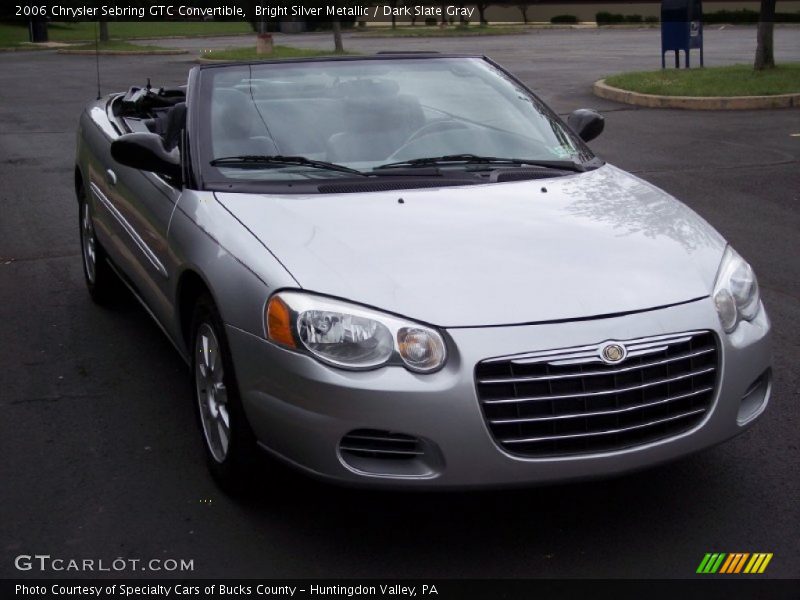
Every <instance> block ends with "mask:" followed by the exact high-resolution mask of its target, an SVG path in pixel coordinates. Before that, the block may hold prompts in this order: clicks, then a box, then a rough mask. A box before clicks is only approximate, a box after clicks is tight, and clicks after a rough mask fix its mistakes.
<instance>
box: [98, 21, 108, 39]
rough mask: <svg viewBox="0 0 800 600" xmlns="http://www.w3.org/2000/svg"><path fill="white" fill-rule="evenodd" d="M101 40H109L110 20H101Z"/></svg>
mask: <svg viewBox="0 0 800 600" xmlns="http://www.w3.org/2000/svg"><path fill="white" fill-rule="evenodd" d="M100 41H101V42H107V41H108V21H100Z"/></svg>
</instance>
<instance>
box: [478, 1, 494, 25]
mask: <svg viewBox="0 0 800 600" xmlns="http://www.w3.org/2000/svg"><path fill="white" fill-rule="evenodd" d="M489 6H490V3H489V2H476V3H475V7H476V8H477V9H478V16H479V17H480V21H481V25H488V24H489V21H487V20H486V15H485V13H486V9H487V8H489Z"/></svg>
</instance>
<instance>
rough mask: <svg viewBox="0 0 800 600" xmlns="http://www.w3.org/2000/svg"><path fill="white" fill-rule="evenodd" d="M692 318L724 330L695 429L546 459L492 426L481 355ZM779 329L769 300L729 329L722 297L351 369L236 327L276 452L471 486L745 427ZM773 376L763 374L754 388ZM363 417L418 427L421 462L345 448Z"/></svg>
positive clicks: (461, 341)
mask: <svg viewBox="0 0 800 600" xmlns="http://www.w3.org/2000/svg"><path fill="white" fill-rule="evenodd" d="M692 330H712V331H714V332H715V333H716V335H717V336H718V339H719V355H718V356H719V365H718V379H717V388H716V391H715V397H714V400H713V403H712V405H711V408H710V410H709V411H708V412H707V413H706V415H705V418H704V420H703V421H702V422H701V423H700V424H699V425H698V426H696V427H695V428H694V429H691V430H689V431H686V432H684V433H681V434H679V435H677V436H675V437H672V438H668V439H664V440H659V441H656V442H652V443H647V444H644V445H641V446H636V447H632V448H626V449H624V450H618V451H612V452H605V453H598V454H589V455H580V456H567V457H553V458H535V459H534V458H521V457H517V456H512V455H510V454H508V453H506V452H505V451H503V450H502V449H501V448H500V447H499V446H498V445H497V444H496V443H495V441H494V439H493V438H492V435H491V433H490V431H489V429H488V426H487V424H486V422H485V420H484V416H483V413H482V411H481V407H480V405H479V401H478V397H477V392H476V388H475V381H474V368H475V365H476V363H478V362H479V361H481V360H483V359H485V358H488V357H492V356H500V355H509V354H515V353H521V352H531V351H537V350H550V349H555V348H567V347H572V346H579V345H582V344H592V343H598V342H601V341H603V340H608V339H622V340H624V339H632V338H639V337H645V336H654V335H660V334H668V333H677V332H683V331H692ZM769 330H770V324H769V320H768V317H767V315H766V313H765V311H764V310H763V307H762V309H761V311H760V312H759V314H758V316H757V317H756V319H754V320H753V321H752V322H742V323H741V324H740V325H739V327H738V328H737V329H736V331H735V332H734V333H733V334H730V335H729V334H726V333H724V332H723V331H722V329H721V328H720V327H719V320H718V318H717V314H716V311H715V309H714V306H713V302H712V301H711V299H710V298H706V299H703V300H699V301H696V302H692V303H688V304H684V305H680V306H674V307H670V308H666V309H660V310H654V311H648V312H643V313H638V314H633V315H626V316H622V317H614V318H607V319H598V320H589V321H577V322H568V323H558V324H547V325H524V326H509V327H486V328H463V329H450V330H447V332H446V335H445V337H446V339H447V343H448V352H449V359H448V363H447V365H446V366H445V368H444V369H442V370H441V371H439V372H437V373H434V374H431V375H419V374H414V373H411V372H409V371H407V370H405V369H403V368H402V367H385V368H382V369H378V370H375V371H366V372H352V371H342V370H338V369H333V368H330V367H327V366H325V365H322V364H320V363H319V362H317V361H316V360H314V359H313V358H311V357H309V356H307V355H304V354H300V353H296V352H291V351H287V350H285V349H283V348H279V347H277V346H275V345H273V344H271V343H269V342H267V341H265V340H263V339H262V338H260V337H258V336H255V335H252V334H250V333H246V332H244V331H242V330H240V329H236V328H234V327H231V326H229V327H228V328H227V333H228V339H229V343H230V346H231V351H232V353H233V358H234V364H235V368H236V376H237V380H238V383H239V388H240V391H241V394H242V399H243V402H244V406H245V411H246V413H247V416H248V419H249V420H250V423H251V425H252V427H253V430H254V431H255V432H256V435H257V437H258V439H259V442H260V443H261V445H262V446H263V447H264V448H266V449H267V450H269V451H270V452H272V453H273V454H275V455H276V456H278V457H280V458H282V459H284V460H285V461H287V462H289V463H291V464H292V465H294V466H296V467H299V468H301V469H302V470H305V471H307V472H309V473H310V474H313V475H316V476H319V477H322V478H325V479H330V480H335V481H339V482H343V483H352V484H366V485H372V486H393V487H406V488H426V487H430V488H469V487H501V486H512V485H526V484H535V483H544V482H555V481H568V480H576V479H584V478H592V477H599V476H604V475H614V474H618V473H623V472H626V471H631V470H636V469H640V468H644V467H647V466H650V465H654V464H657V463H660V462H664V461H668V460H672V459H675V458H679V457H681V456H684V455H687V454H690V453H692V452H695V451H698V450H701V449H703V448H707V447H709V446H712V445H714V444H717V443H719V442H722V441H724V440H726V439H728V438H730V437H733V436H735V435H737V434H738V433H741V432H742V431H744V430H745V429H746V428H747V427H748V426H749V425H751V424H752V423H753V422H754V420H755V419H756V418H757V417H758V416H759V415H760V414H761V413H762V412H763V410H764V408H765V407H766V405H767V402H768V400H769V394H770V390H771V372H770V363H771V354H770V348H769V337H770V336H769ZM762 376H763V377H764V379H763V385H761V386H760V387H759V388H758V389H757V390H755V391H754V392H753V391H751V393H749V395H748V390H751V386H752V384H753V383H754V382H755V381H757V380H758V379H759V377H762ZM746 396H747V398H746V399H745V397H746ZM743 400H744V401H743ZM357 429H370V430H387V431H392V432H400V433H403V434H408V435H411V436H415V437H417V438H419V439H420V440H422V444H423V446H424V448H425V456H424V457H422V458H421V459H419V460H417V462H416V463H415V464H414V465H409V464H406V465H403V464H401V463H398V461H391V460H374V461H371V462H370V461H367V462H362V463H358V464H355V465H354V464H353V461H351V460H347V459H345V458H343V456H342V454H341V453H340V450H339V445H340V442H341V440H342V438H343V436H345V435H346V434H348V433H349V432H351V431H353V430H357Z"/></svg>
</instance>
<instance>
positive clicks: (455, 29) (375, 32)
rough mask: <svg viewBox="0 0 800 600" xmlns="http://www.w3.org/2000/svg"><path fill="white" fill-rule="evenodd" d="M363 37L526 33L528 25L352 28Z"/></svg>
mask: <svg viewBox="0 0 800 600" xmlns="http://www.w3.org/2000/svg"><path fill="white" fill-rule="evenodd" d="M352 31H353V32H355V33H358V34H359V35H361V36H363V37H451V36H454V37H461V36H471V35H513V34H519V33H526V32H528V31H529V28H528V27H524V26H519V25H455V26H450V27H445V28H443V29H440V28H439V27H438V26H435V27H433V26H430V25H417V26H416V27H406V26H403V27H397V28H395V29H392V28H391V27H370V28H368V29H367V30H366V31H365V30H363V29H353V30H352Z"/></svg>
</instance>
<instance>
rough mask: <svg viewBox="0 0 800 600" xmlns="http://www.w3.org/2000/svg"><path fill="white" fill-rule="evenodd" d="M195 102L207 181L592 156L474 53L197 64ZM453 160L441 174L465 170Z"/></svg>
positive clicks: (535, 101) (551, 116)
mask: <svg viewBox="0 0 800 600" xmlns="http://www.w3.org/2000/svg"><path fill="white" fill-rule="evenodd" d="M201 98H202V102H201V108H200V110H201V115H200V117H201V122H202V123H209V124H210V126H207V127H203V128H201V129H202V130H201V136H202V139H201V143H200V146H199V147H200V153H201V156H200V159H201V163H202V168H203V169H204V171H207V172H206V176H205V177H204V178H205V179H206V180H209V179H213V180H231V179H233V180H241V179H246V180H250V181H253V180H269V181H276V180H298V179H305V180H308V179H330V178H343V177H353V176H354V175H355V176H357V175H358V173H354V172H353V171H358V172H360V173H366V174H372V171H373V170H374V169H377V168H379V167H382V166H385V165H389V164H391V163H407V162H408V161H412V162H413V161H414V160H417V159H426V158H428V159H429V158H433V157H445V156H446V157H449V156H459V155H472V156H480V157H497V158H512V159H524V160H530V161H541V162H543V163H548V162H554V161H555V162H562V163H568V162H575V163H583V162H585V161H587V160H590V159H591V158H592V157H593V156H592V154H591V152H590V151H589V150H588V148H587V147H586V146H585V144H583V143H582V142H581V141H580V140H579V139H578V137H577V136H576V135H575V134H574V133H572V132H571V131H570V130H569V129H568V128H567V127H566V126H565V125H564V124H563V123H562V122H561V121H560V120H559V119H558V118H557V117H556V116H555V115H554V114H553V113H552V112H551V111H550V110H549V109H548V108H547V107H545V106H544V105H543V104H542V103H541V102H540V101H539V100H538V99H536V98H535V97H533V96H532V95H531V94H530V93H528V92H527V91H526V90H524V89H523V88H522V87H521V86H520V85H519V84H517V83H516V82H514V81H513V79H511V78H510V77H508V76H507V75H506V74H505V73H503V71H501V70H500V69H498V68H497V67H495V66H493V65H492V64H491V63H489V62H488V61H486V60H483V59H480V58H424V59H420V58H391V59H389V58H387V59H385V60H353V61H347V60H345V61H327V62H321V61H317V62H314V61H309V62H291V63H278V64H276V63H269V64H253V65H241V66H232V67H225V68H213V69H206V70H204V71H203V72H202V78H201ZM236 157H242V158H243V160H238V161H237V160H235V158H236ZM289 158H291V160H287V159H289ZM298 158H302V159H307V160H297V159H298ZM220 159H223V160H220ZM212 162H213V165H212ZM462 162H463V163H464V164H461V165H460V166H454V165H448V167H447V168H452V169H458V168H460V169H464V168H466V166H465V165H466V163H468V162H469V161H468V160H462ZM326 163H327V165H326ZM412 166H414V165H413V164H412ZM342 167H344V168H342ZM378 172H380V171H378Z"/></svg>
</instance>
